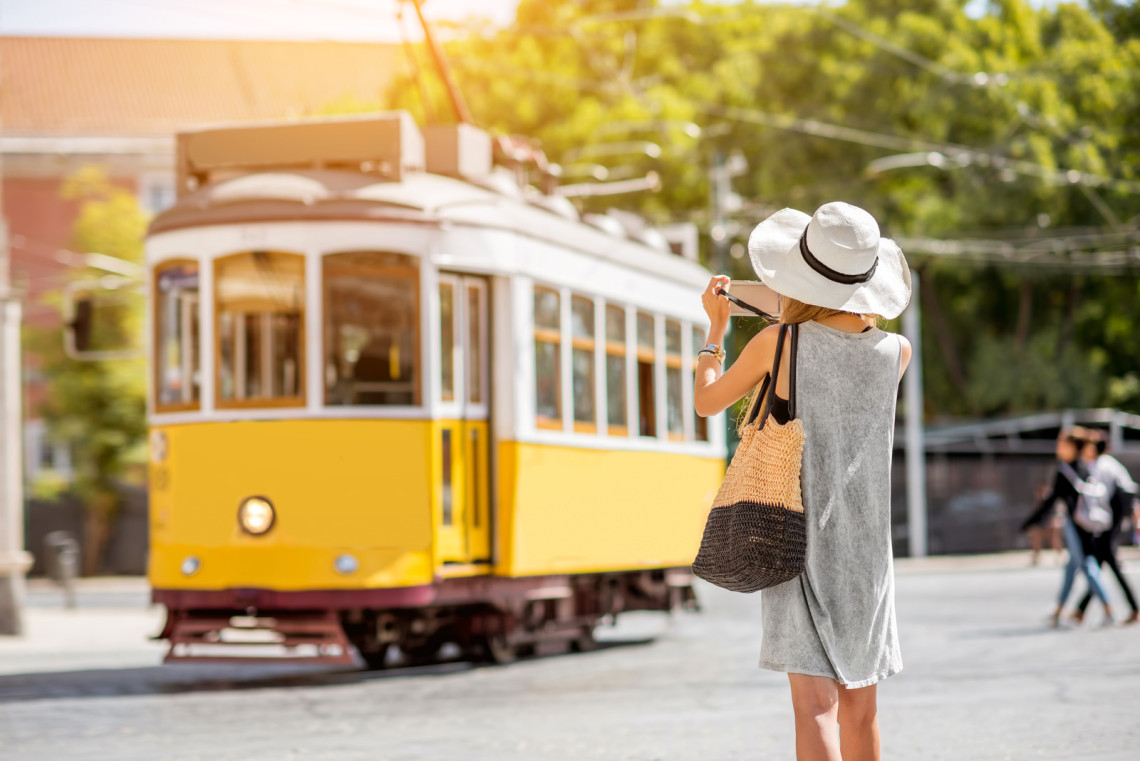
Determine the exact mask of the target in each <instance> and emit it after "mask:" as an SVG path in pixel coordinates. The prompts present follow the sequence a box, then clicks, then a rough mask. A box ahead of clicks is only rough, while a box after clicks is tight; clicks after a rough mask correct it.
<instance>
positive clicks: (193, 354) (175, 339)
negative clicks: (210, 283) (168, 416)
mask: <svg viewBox="0 0 1140 761" xmlns="http://www.w3.org/2000/svg"><path fill="white" fill-rule="evenodd" d="M154 293H155V299H154V337H155V345H154V348H155V354H154V357H155V361H154V370H155V374H156V377H155V384H154V386H155V404H156V406H157V407H158V408H159V409H162V408H181V409H185V408H193V407H196V406H197V405H198V394H199V389H200V387H201V382H202V377H201V365H200V363H199V349H198V339H199V329H198V264H197V262H187V261H178V262H169V263H167V264H162V265H159V267H158V268H157V269H156V270H155V283H154Z"/></svg>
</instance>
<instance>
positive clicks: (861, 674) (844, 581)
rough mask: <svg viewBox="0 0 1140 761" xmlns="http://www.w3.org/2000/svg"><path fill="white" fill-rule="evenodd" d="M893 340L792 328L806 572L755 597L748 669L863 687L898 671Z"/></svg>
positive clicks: (896, 356)
mask: <svg viewBox="0 0 1140 761" xmlns="http://www.w3.org/2000/svg"><path fill="white" fill-rule="evenodd" d="M900 358H901V343H900V341H899V337H898V336H896V335H895V334H893V333H886V332H884V331H882V330H878V329H877V328H872V329H871V330H869V331H867V332H865V333H844V332H842V331H839V330H835V329H834V328H829V327H826V326H824V325H820V324H819V323H816V322H809V323H805V324H803V325H802V326H801V327H800V339H799V359H798V364H797V367H796V370H797V373H796V375H797V378H796V388H797V399H796V416H797V417H799V418H800V419H802V420H803V423H804V431H805V434H806V440H805V442H804V459H803V475H802V483H803V503H804V516H805V518H806V520H807V563H806V570H805V571H804V573H803V574H802V575H801V576H800V577H799V578H796V579H793V580H791V581H788V582H785V583H783V584H780V585H777V586H775V587H771V588H769V589H765V590H764V591H763V592H762V593H761V596H762V599H763V614H762V620H763V643H762V645H761V648H760V667H761V668H766V669H772V670H775V671H788V672H793V673H799V674H811V675H814V676H825V677H830V678H831V679H834V680H836V681H838V682H840V683H842V684H844V685H846V686H847V687H848V688H856V687H866V686H869V685H872V684H875V683H876V682H878V681H879V680H880V679H882V678H884V677H887V676H890V675H892V674H896V673H898V672H899V671H900V670H902V656H901V654H900V652H899V640H898V631H897V628H896V626H895V587H894V567H893V563H892V556H891V494H890V488H891V453H892V446H893V440H894V425H895V401H896V396H897V390H898V374H899V362H900Z"/></svg>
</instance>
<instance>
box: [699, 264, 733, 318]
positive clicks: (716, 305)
mask: <svg viewBox="0 0 1140 761" xmlns="http://www.w3.org/2000/svg"><path fill="white" fill-rule="evenodd" d="M731 284H732V280H731V279H729V278H728V277H727V276H725V275H713V277H712V279H711V280H709V286H708V288H705V292H704V293H702V294H701V305H702V306H703V307H704V308H705V314H707V315H708V316H709V321H710V322H711V323H712V324H713V326H714V327H720V328H724V327H727V326H728V317H729V309H731V308H732V305H731V304H730V303H729V302H728V299H726V298H725V297H724V296H720V295H718V294H717V292H716V291H717V289H718V288H719V289H721V290H723V291H728V289H729V286H730V285H731Z"/></svg>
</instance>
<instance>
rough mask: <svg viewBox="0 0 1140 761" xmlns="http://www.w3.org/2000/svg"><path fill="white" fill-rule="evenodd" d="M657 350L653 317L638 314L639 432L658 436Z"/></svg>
mask: <svg viewBox="0 0 1140 761" xmlns="http://www.w3.org/2000/svg"><path fill="white" fill-rule="evenodd" d="M655 360H656V356H655V350H654V340H653V315H651V314H646V313H645V312H638V313H637V412H638V418H639V421H638V432H639V433H640V434H641V435H642V436H656V435H657V395H656V393H655V390H656V389H655V388H654V375H655V372H654V365H655Z"/></svg>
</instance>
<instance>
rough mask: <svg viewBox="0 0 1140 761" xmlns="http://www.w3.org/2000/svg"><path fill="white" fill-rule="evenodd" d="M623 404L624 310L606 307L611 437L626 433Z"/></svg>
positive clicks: (607, 420) (607, 404) (608, 411)
mask: <svg viewBox="0 0 1140 761" xmlns="http://www.w3.org/2000/svg"><path fill="white" fill-rule="evenodd" d="M625 410H626V404H625V310H624V309H623V308H621V307H619V306H614V305H612V304H608V305H606V422H607V424H608V426H607V429H608V432H609V433H610V435H612V436H624V435H626V433H627V432H628V430H629V429H628V427H627V425H628V424H627V423H626V412H625Z"/></svg>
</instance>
